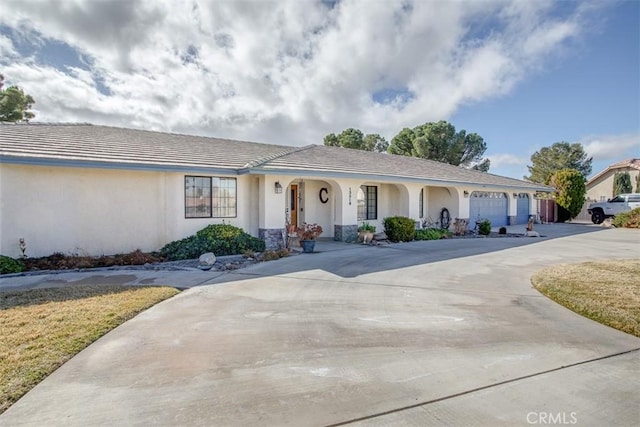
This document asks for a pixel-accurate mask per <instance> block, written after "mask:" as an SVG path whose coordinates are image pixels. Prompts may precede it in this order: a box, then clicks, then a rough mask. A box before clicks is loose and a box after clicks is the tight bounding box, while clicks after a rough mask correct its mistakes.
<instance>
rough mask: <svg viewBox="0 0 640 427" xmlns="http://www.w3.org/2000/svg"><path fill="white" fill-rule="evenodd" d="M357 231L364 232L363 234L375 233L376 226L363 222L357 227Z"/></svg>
mask: <svg viewBox="0 0 640 427" xmlns="http://www.w3.org/2000/svg"><path fill="white" fill-rule="evenodd" d="M358 231H365V232H369V233H375V232H376V226H375V225H372V224H369V223H368V222H366V221H365V222H363V223H362V225H361V226H360V227H358Z"/></svg>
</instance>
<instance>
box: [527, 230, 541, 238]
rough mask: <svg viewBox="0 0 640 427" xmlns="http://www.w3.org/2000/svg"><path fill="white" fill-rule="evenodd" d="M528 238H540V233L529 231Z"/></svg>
mask: <svg viewBox="0 0 640 427" xmlns="http://www.w3.org/2000/svg"><path fill="white" fill-rule="evenodd" d="M527 237H540V233H538V232H537V231H527Z"/></svg>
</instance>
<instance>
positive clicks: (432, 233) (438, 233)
mask: <svg viewBox="0 0 640 427" xmlns="http://www.w3.org/2000/svg"><path fill="white" fill-rule="evenodd" d="M450 235H451V232H450V231H447V230H440V229H438V228H425V229H422V230H416V236H415V239H416V240H439V239H444V238H447V237H449V236H450Z"/></svg>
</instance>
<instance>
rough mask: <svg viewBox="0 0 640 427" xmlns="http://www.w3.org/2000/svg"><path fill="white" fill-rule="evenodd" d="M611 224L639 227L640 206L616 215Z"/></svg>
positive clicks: (622, 226) (619, 226) (621, 226)
mask: <svg viewBox="0 0 640 427" xmlns="http://www.w3.org/2000/svg"><path fill="white" fill-rule="evenodd" d="M613 226H614V227H617V228H640V208H635V209H633V210H631V211H629V212H624V213H621V214H618V215H616V217H615V218H613Z"/></svg>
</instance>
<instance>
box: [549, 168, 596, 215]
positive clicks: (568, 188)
mask: <svg viewBox="0 0 640 427" xmlns="http://www.w3.org/2000/svg"><path fill="white" fill-rule="evenodd" d="M550 183H551V184H552V185H553V186H554V187H555V193H554V195H555V198H556V203H557V204H558V205H559V206H562V207H563V208H565V209H566V210H567V211H568V212H569V216H570V218H575V217H576V216H577V215H578V214H579V213H580V211H581V210H582V206H583V205H584V196H585V195H586V194H587V187H586V185H585V177H584V175H583V174H582V172H581V171H579V170H576V169H561V170H559V171H557V172H556V173H555V174H553V176H552V177H551V180H550Z"/></svg>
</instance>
